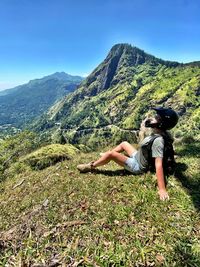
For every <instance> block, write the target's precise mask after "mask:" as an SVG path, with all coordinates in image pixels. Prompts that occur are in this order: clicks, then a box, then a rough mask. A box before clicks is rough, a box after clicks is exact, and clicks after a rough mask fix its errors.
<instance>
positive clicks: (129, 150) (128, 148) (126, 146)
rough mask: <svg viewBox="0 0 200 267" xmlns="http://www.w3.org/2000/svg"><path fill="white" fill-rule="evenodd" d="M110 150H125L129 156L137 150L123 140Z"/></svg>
mask: <svg viewBox="0 0 200 267" xmlns="http://www.w3.org/2000/svg"><path fill="white" fill-rule="evenodd" d="M112 151H115V152H122V151H125V152H126V153H127V154H128V155H129V156H131V155H132V154H133V153H134V152H136V151H137V150H136V149H135V148H134V147H133V146H132V145H131V144H129V143H128V142H126V141H124V142H122V143H121V144H119V145H118V146H117V147H115V148H114V149H113V150H112Z"/></svg>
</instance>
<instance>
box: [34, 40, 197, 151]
mask: <svg viewBox="0 0 200 267" xmlns="http://www.w3.org/2000/svg"><path fill="white" fill-rule="evenodd" d="M199 96H200V67H199V64H186V65H183V64H179V63H177V62H169V61H163V60H160V59H157V58H155V57H153V56H151V55H148V54H146V53H145V52H144V51H142V50H139V49H137V48H135V47H131V46H129V45H117V46H114V47H113V48H112V49H111V51H110V53H109V54H108V56H107V57H106V59H105V60H104V61H103V62H102V63H101V64H100V65H99V66H98V67H97V68H96V69H95V70H94V71H93V72H92V74H91V75H90V76H88V78H87V79H86V80H85V81H84V82H82V83H81V85H80V86H79V88H78V89H77V90H76V91H75V92H74V93H72V94H70V95H69V96H68V97H66V98H64V99H62V100H61V101H60V102H58V103H57V104H56V105H54V106H52V107H51V108H50V110H49V111H48V113H47V114H46V115H45V116H44V117H42V118H40V120H39V121H38V122H37V123H36V124H35V129H37V131H39V132H41V131H43V132H44V133H45V132H46V133H47V135H48V136H52V140H53V141H56V140H55V136H57V135H55V132H57V133H58V127H57V125H58V124H59V125H60V135H62V136H63V138H64V139H65V140H66V142H71V143H73V144H76V143H84V144H87V145H90V146H91V147H94V146H97V145H98V144H99V145H102V144H101V143H99V142H101V140H104V143H107V144H110V142H111V143H117V142H118V141H121V140H122V139H123V138H124V137H125V138H126V139H127V140H129V141H134V138H135V136H134V134H133V137H132V138H131V137H130V134H129V135H126V134H125V132H124V131H123V130H126V129H132V130H137V129H138V128H139V125H140V123H141V120H142V119H144V117H145V116H146V115H147V113H148V111H149V108H150V107H151V106H167V107H169V106H170V107H172V108H173V109H175V110H176V111H177V112H178V114H179V115H180V121H179V125H178V127H177V128H176V134H177V136H178V137H182V136H185V135H191V136H195V137H196V139H199V138H200V137H199V127H200V125H199V119H198V118H199V115H200V114H199V103H200V98H199ZM116 126H117V127H118V133H119V135H118V136H116V128H115V127H116Z"/></svg>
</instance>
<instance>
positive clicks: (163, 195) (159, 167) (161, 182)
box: [155, 158, 169, 200]
mask: <svg viewBox="0 0 200 267" xmlns="http://www.w3.org/2000/svg"><path fill="white" fill-rule="evenodd" d="M162 162H163V159H162V158H155V167H156V177H157V182H158V190H159V192H158V193H159V195H160V199H161V200H166V199H169V195H168V193H167V191H166V187H165V179H164V172H163V163H162Z"/></svg>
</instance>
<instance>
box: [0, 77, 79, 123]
mask: <svg viewBox="0 0 200 267" xmlns="http://www.w3.org/2000/svg"><path fill="white" fill-rule="evenodd" d="M82 80H83V78H81V77H79V76H71V75H68V74H66V73H64V72H57V73H54V74H52V75H49V76H46V77H44V78H42V79H36V80H32V81H30V82H29V83H27V84H24V85H21V86H17V87H15V88H13V89H9V90H5V91H3V92H1V95H0V125H4V124H12V125H13V126H17V127H24V126H25V125H26V124H27V123H29V122H30V121H32V120H33V119H34V118H36V117H37V116H39V115H41V114H42V113H44V112H45V111H47V110H48V108H49V107H50V106H51V105H53V104H54V102H55V101H57V100H59V99H61V98H62V97H63V96H65V95H67V94H68V93H70V92H72V91H74V90H75V88H76V87H77V85H78V84H79V83H80V82H81V81H82Z"/></svg>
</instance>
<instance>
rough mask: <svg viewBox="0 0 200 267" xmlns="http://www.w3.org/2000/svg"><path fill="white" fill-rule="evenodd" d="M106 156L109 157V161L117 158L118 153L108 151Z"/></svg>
mask: <svg viewBox="0 0 200 267" xmlns="http://www.w3.org/2000/svg"><path fill="white" fill-rule="evenodd" d="M106 156H107V157H108V158H109V159H113V158H115V157H116V152H115V151H112V150H110V151H107V152H106Z"/></svg>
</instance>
